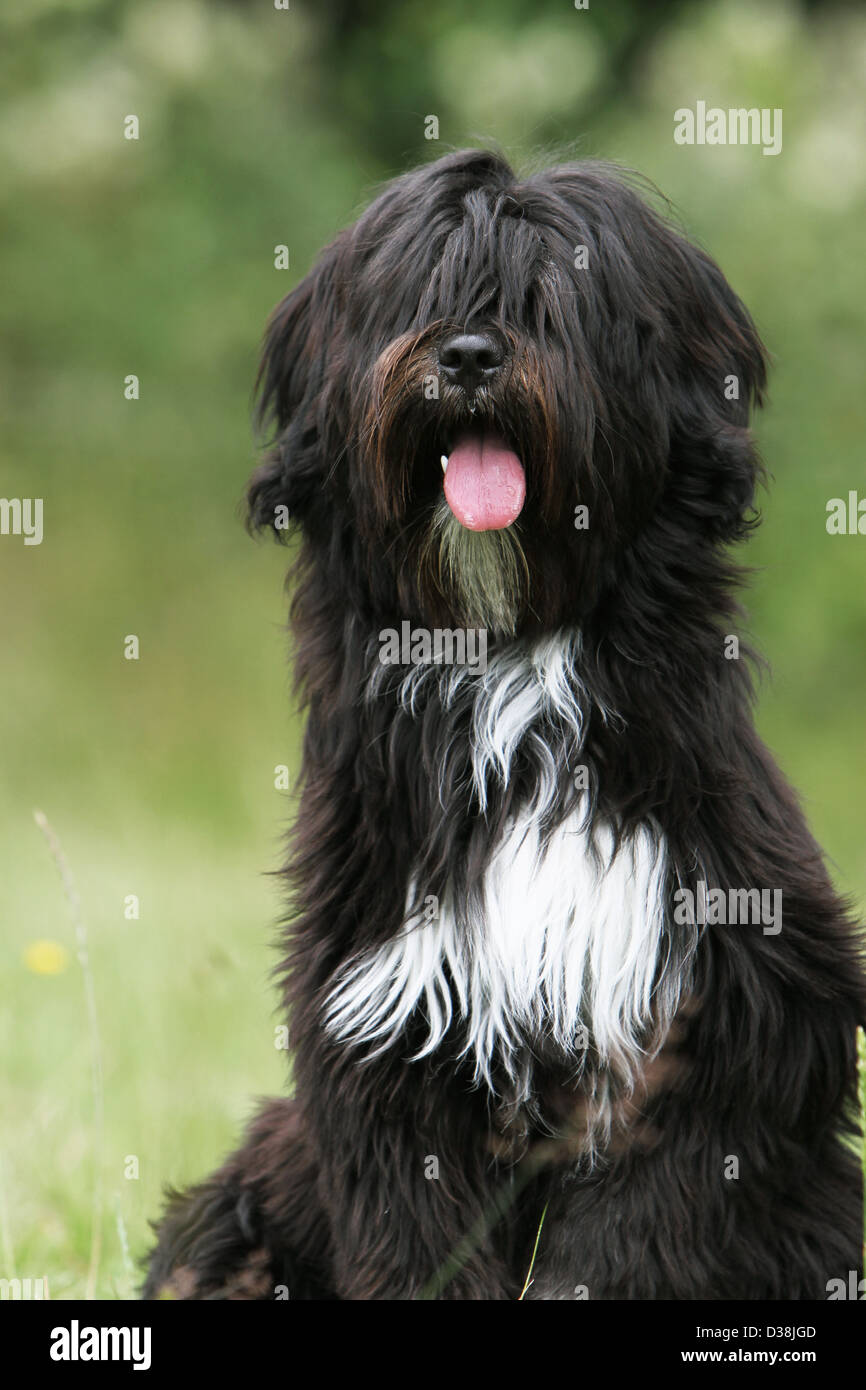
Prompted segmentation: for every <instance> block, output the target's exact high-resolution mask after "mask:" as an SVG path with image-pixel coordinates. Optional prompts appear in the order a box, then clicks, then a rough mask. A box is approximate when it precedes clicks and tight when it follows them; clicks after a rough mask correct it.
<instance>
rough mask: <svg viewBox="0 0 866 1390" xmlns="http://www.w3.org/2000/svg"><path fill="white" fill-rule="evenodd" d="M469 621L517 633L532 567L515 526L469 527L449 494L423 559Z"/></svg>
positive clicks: (442, 502) (422, 563)
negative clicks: (456, 512)
mask: <svg viewBox="0 0 866 1390" xmlns="http://www.w3.org/2000/svg"><path fill="white" fill-rule="evenodd" d="M424 570H426V571H427V572H428V573H429V574H430V575H431V576H432V578H433V582H434V583H435V585H436V588H437V589H438V590H439V593H440V594H441V595H442V597H443V598H444V599H445V600H446V602H447V603H448V604H449V607H451V608H452V610H453V611H454V613H455V614H456V616H457V617H458V618H459V620H460V621H461V623H463V624H464V625H465V626H466V627H477V628H487V629H488V630H490V631H491V632H492V633H493V634H494V635H498V636H501V637H513V636H514V634H515V632H516V630H517V624H518V621H519V619H520V615H521V612H522V610H523V606H524V603H525V602H526V595H527V589H528V582H529V570H528V566H527V563H526V556H525V555H524V553H523V547H522V545H521V544H520V537H519V536H518V534H517V532H516V530H515V528H514V527H513V526H509V527H506V528H505V529H503V530H499V531H470V530H468V529H467V528H466V527H465V526H463V525H462V524H461V523H460V522H459V521H458V520H457V518H456V516H455V515H454V513H453V512H452V510H451V508H450V507H449V506H448V503H447V502H446V501H445V499H444V498H442V499H441V500H440V502H439V503H438V504H437V506H436V510H435V511H434V513H433V517H432V520H431V522H430V525H429V527H428V530H427V536H426V539H425V541H424V545H423V547H422V551H421V555H420V560H419V573H421V572H423V571H424Z"/></svg>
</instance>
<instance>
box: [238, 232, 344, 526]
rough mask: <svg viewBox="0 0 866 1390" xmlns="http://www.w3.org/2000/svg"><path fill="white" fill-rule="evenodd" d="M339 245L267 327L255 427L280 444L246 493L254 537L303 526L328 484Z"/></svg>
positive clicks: (287, 297) (257, 473)
mask: <svg viewBox="0 0 866 1390" xmlns="http://www.w3.org/2000/svg"><path fill="white" fill-rule="evenodd" d="M338 250H339V239H338V242H335V243H334V245H332V246H331V247H329V248H328V250H327V251H326V252H325V253H324V255H323V256H322V257H321V259H320V260H319V262H318V264H317V265H316V266H315V267H314V268H313V270H311V271H310V273H309V275H307V276H306V277H305V279H304V280H302V281H301V283H300V284H299V285H298V286H297V287H296V288H295V289H294V290H292V291H291V293H290V294H288V295H287V296H286V298H285V299H284V300H283V301H282V302H281V303H280V304H279V305H278V306H277V308H276V309H275V310H274V312H273V314H272V315H271V317H270V320H269V322H268V326H267V329H266V331H265V338H264V344H263V348H262V358H261V364H260V366H259V374H258V378H257V382H256V395H257V398H258V405H257V411H256V420H257V424H258V426H259V428H260V429H261V430H262V431H266V430H271V431H272V434H273V443H272V445H271V447H270V448H269V449H268V451H267V453H266V454H265V456H264V458H263V461H262V463H261V464H260V465H259V467H258V468H257V469H256V471H255V472H254V473H253V476H252V478H251V479H250V484H249V487H248V489H247V504H248V508H249V511H248V525H249V527H250V529H251V530H258V529H260V528H262V527H265V526H270V527H272V528H274V531H275V534H276V536H277V539H282V538H283V537H284V536H285V535H286V525H287V518H289V519H291V520H303V517H304V515H305V514H306V512H307V511H308V509H309V507H310V505H311V504H312V502H313V501H314V500H315V498H316V496H318V495H319V494H320V493H321V491H322V488H323V486H324V482H325V471H326V470H325V467H324V462H323V459H324V447H325V446H324V441H323V438H322V433H323V423H324V422H325V421H326V420H327V419H328V414H329V408H328V407H329V403H328V402H327V401H326V400H325V399H324V397H325V394H326V391H327V390H328V382H329V379H331V378H332V374H330V373H329V372H328V364H329V362H330V361H331V360H332V357H333V354H334V353H335V352H336V350H337V338H338V324H339V306H338V304H337V296H336V289H335V285H336V262H337V259H338Z"/></svg>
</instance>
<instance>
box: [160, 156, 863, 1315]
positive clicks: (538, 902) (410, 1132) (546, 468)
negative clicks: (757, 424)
mask: <svg viewBox="0 0 866 1390" xmlns="http://www.w3.org/2000/svg"><path fill="white" fill-rule="evenodd" d="M764 383H765V355H764V350H763V348H762V345H761V342H760V340H759V338H758V334H757V332H756V329H755V327H754V324H753V323H752V321H751V319H750V317H749V315H748V313H747V312H746V310H745V308H744V307H743V305H742V304H741V303H740V301H739V300H738V299H737V297H736V296H735V295H734V293H733V292H732V290H731V289H730V287H729V286H728V284H727V282H726V281H725V279H724V277H723V276H722V274H721V272H720V271H719V269H718V268H717V266H716V265H715V264H714V263H713V262H712V261H711V260H710V259H709V258H708V257H707V256H706V255H705V254H704V253H703V252H701V251H699V250H697V249H696V248H695V247H694V246H692V245H690V244H689V243H688V242H687V241H686V240H684V239H683V238H682V237H681V236H680V235H679V234H678V233H677V232H676V231H675V230H673V229H672V228H671V226H669V225H668V224H667V223H666V222H665V221H663V220H662V219H661V218H660V217H659V216H658V215H656V213H654V212H653V211H651V210H650V208H649V207H648V206H647V204H646V202H645V201H644V200H643V199H642V198H641V197H640V196H638V193H637V192H635V189H634V180H632V179H629V178H628V177H626V176H624V175H622V174H621V173H619V172H618V171H616V170H614V169H611V168H608V167H606V166H603V165H597V164H592V163H586V164H574V165H568V166H563V167H557V168H552V169H547V170H546V171H544V172H542V173H537V174H534V175H532V176H531V177H528V178H527V179H525V180H523V181H521V180H519V179H518V178H516V177H515V175H514V173H513V172H512V170H511V169H510V168H509V167H508V165H507V164H506V163H505V162H504V161H503V160H502V159H501V158H500V157H498V156H497V155H495V154H490V153H486V152H483V151H478V150H471V151H466V152H463V153H459V154H453V155H449V156H447V157H446V158H444V159H440V160H439V161H438V162H436V163H434V164H430V165H428V166H427V167H424V168H421V169H418V170H417V171H415V172H413V173H410V174H408V175H407V176H405V177H403V178H399V179H397V180H396V181H395V182H393V183H392V184H390V185H389V186H388V187H387V188H386V189H385V191H384V192H383V193H382V194H381V196H380V197H379V198H377V200H376V201H375V202H374V203H373V204H372V206H371V207H370V208H369V209H368V210H367V211H366V212H365V213H364V215H363V216H362V217H361V218H360V220H359V221H358V222H357V223H356V224H355V225H354V226H353V227H351V228H349V229H348V230H347V231H344V232H343V233H341V234H340V235H339V236H338V238H337V240H336V241H335V242H334V244H333V245H332V246H330V247H329V248H328V250H326V251H325V253H324V255H323V256H322V258H321V260H320V262H319V263H318V265H317V266H316V268H315V269H314V270H313V271H312V272H311V273H310V275H308V277H307V278H306V279H305V280H304V281H303V282H302V283H301V284H300V285H299V286H298V288H297V289H295V290H294V292H293V293H292V294H290V295H289V296H288V298H287V299H285V300H284V301H283V303H282V304H281V305H280V306H279V308H278V309H277V310H276V312H275V315H274V317H273V319H272V321H271V324H270V327H269V330H268V333H267V338H266V344H265V350H264V360H263V365H262V371H261V380H260V385H261V397H262V403H263V404H262V409H263V415H264V416H265V418H271V417H272V418H273V420H274V422H275V426H276V431H275V434H276V438H275V445H274V447H273V450H272V452H271V453H270V454H269V456H268V457H267V459H266V461H265V462H264V464H263V466H262V467H260V468H259V470H258V472H257V473H256V475H255V476H254V478H253V480H252V484H251V487H250V492H249V499H250V508H251V519H252V523H253V525H254V526H256V527H275V528H276V531H277V534H278V535H283V534H285V532H284V530H283V528H284V526H285V518H286V515H287V514H288V515H289V516H290V518H291V522H292V523H293V525H294V527H295V528H296V529H297V532H298V534H299V541H300V544H299V548H298V551H297V563H296V567H295V575H294V577H295V590H294V601H293V604H292V621H293V631H294V637H295V643H296V650H295V668H296V672H297V677H298V682H299V685H300V689H301V691H302V692H303V696H304V698H305V701H306V705H307V707H308V711H309V719H308V724H307V730H306V738H305V744H304V759H303V794H302V799H301V803H300V813H299V817H298V823H297V830H296V835H295V838H294V848H293V852H292V856H291V860H290V864H289V866H288V868H287V869H286V877H287V879H288V881H289V882H290V884H291V886H292V890H293V892H292V899H291V907H290V915H289V916H288V919H287V926H286V959H285V964H284V967H283V969H284V981H285V1004H286V1010H287V1012H288V1016H289V1018H290V1020H291V1041H292V1049H293V1054H294V1077H295V1099H294V1100H293V1101H291V1102H289V1101H277V1102H274V1103H273V1104H271V1105H269V1106H268V1107H266V1109H265V1110H264V1111H263V1112H262V1113H261V1114H260V1116H259V1117H258V1119H257V1120H256V1121H255V1123H254V1124H253V1126H252V1128H251V1130H250V1133H249V1135H248V1137H247V1140H246V1142H245V1144H244V1145H243V1147H242V1148H241V1149H240V1150H238V1152H237V1153H236V1154H235V1155H234V1156H233V1157H232V1158H231V1159H230V1160H229V1161H228V1163H227V1164H226V1165H225V1167H224V1168H223V1169H221V1170H220V1172H218V1173H217V1174H216V1175H215V1176H214V1177H212V1178H211V1179H209V1180H208V1181H207V1182H206V1183H204V1184H203V1185H202V1186H201V1187H199V1188H197V1189H195V1190H193V1191H192V1192H190V1193H187V1194H185V1195H177V1194H175V1195H174V1196H173V1197H172V1198H171V1201H170V1205H169V1209H168V1211H167V1214H166V1216H165V1218H164V1220H163V1223H162V1225H161V1228H160V1240H159V1245H158V1248H157V1250H156V1252H155V1254H154V1255H153V1257H152V1264H151V1272H150V1277H149V1280H148V1284H147V1289H146V1292H147V1293H148V1294H149V1295H151V1296H153V1295H156V1294H158V1293H159V1292H160V1291H166V1292H168V1293H169V1294H173V1295H174V1296H178V1297H188V1298H232V1297H234V1298H275V1297H276V1298H279V1297H285V1296H288V1297H290V1298H341V1299H416V1298H429V1297H433V1298H451V1299H511V1298H515V1297H517V1296H519V1294H520V1291H521V1288H522V1285H523V1282H524V1279H525V1276H526V1273H527V1269H528V1265H529V1261H530V1256H531V1252H532V1249H533V1245H534V1242H535V1238H536V1234H537V1232H538V1228H539V1221H540V1217H541V1213H542V1211H543V1210H544V1208H545V1206H546V1208H547V1212H546V1219H545V1222H544V1226H543V1230H542V1234H541V1240H540V1243H539V1248H538V1255H537V1260H536V1264H535V1267H534V1275H533V1282H532V1285H531V1288H530V1290H529V1295H528V1296H529V1297H534V1298H554V1299H562V1298H575V1297H577V1298H580V1297H589V1298H593V1299H611V1298H632V1299H634V1298H647V1299H662V1298H674V1299H685V1298H712V1299H724V1298H752V1299H759V1298H761V1299H772V1298H788V1299H794V1298H815V1299H820V1298H825V1297H826V1296H827V1285H828V1281H829V1280H831V1279H834V1278H840V1277H841V1278H847V1277H848V1272H849V1271H850V1270H856V1269H858V1264H859V1260H858V1248H859V1202H860V1192H859V1182H858V1174H857V1165H856V1162H855V1160H854V1158H853V1156H852V1154H851V1152H850V1151H849V1148H848V1146H847V1144H846V1133H847V1132H849V1131H850V1129H851V1102H852V1090H853V1078H854V1071H855V1066H854V1048H855V1029H856V1025H857V1023H858V1021H860V1020H862V1019H863V1018H864V1016H866V1007H864V1004H866V1001H864V987H863V976H862V973H861V962H860V958H859V954H858V938H857V933H856V930H855V927H854V925H853V923H852V922H851V921H850V920H849V918H848V917H847V915H846V911H845V909H844V906H843V904H842V903H841V902H840V901H839V898H838V897H837V895H836V893H835V892H834V890H833V888H832V886H831V884H830V881H829V879H828V876H827V873H826V871H825V868H824V864H823V862H822V856H821V852H820V850H819V848H818V846H817V845H816V844H815V842H814V841H813V839H812V838H811V836H810V834H809V832H808V830H807V828H806V826H805V823H804V820H803V816H802V814H801V812H800V810H799V807H798V805H797V801H796V799H795V797H794V795H793V794H792V792H791V791H790V789H789V788H788V786H787V785H786V783H785V781H784V780H783V778H782V776H781V775H780V773H779V771H778V770H777V768H776V767H775V765H774V763H773V760H772V758H771V757H770V755H769V753H768V752H767V750H766V749H765V748H764V747H763V745H762V744H761V742H760V740H759V738H758V737H757V735H756V733H755V730H754V727H753V721H752V714H751V709H750V702H751V686H750V678H749V671H748V665H747V659H748V657H749V654H748V653H747V652H746V651H745V649H743V650H742V651H741V650H740V648H739V646H738V642H737V638H736V636H735V629H736V626H737V621H738V609H737V605H736V603H735V600H734V597H733V594H734V591H735V589H736V586H737V581H738V572H737V569H736V567H735V566H734V565H733V563H732V561H731V559H730V558H729V555H728V553H727V551H726V546H727V544H728V543H729V542H731V541H735V540H738V539H740V538H742V537H743V536H744V535H745V534H746V533H747V532H748V530H749V527H750V525H751V524H752V522H753V520H754V516H753V513H752V510H751V509H752V503H753V496H754V490H755V486H756V476H757V473H758V463H757V460H756V456H755V450H754V446H753V443H752V440H751V438H750V435H749V431H748V416H749V409H750V406H751V405H752V404H753V403H759V402H760V400H761V393H762V390H763V387H764ZM443 468H444V469H445V473H444V481H443ZM286 509H288V512H287V511H286Z"/></svg>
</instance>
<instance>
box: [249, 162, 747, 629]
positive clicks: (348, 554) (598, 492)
mask: <svg viewBox="0 0 866 1390" xmlns="http://www.w3.org/2000/svg"><path fill="white" fill-rule="evenodd" d="M632 183H633V181H632V180H630V179H629V178H627V177H626V176H625V175H623V174H621V173H620V172H619V171H617V170H615V169H613V168H610V167H608V166H604V165H600V164H594V163H583V164H574V165H564V166H561V167H556V168H552V169H548V170H545V171H544V172H542V173H538V174H534V175H531V176H530V177H528V178H526V179H525V180H522V181H521V180H519V179H518V178H517V177H516V176H515V174H514V173H513V172H512V170H511V169H510V168H509V166H508V165H507V164H506V163H505V161H504V160H503V159H501V158H499V157H498V156H496V155H494V154H490V153H487V152H484V151H464V152H462V153H458V154H453V155H450V156H446V157H445V158H444V159H440V160H438V161H437V162H436V163H434V164H431V165H429V166H426V167H423V168H421V169H419V170H416V171H414V172H413V173H410V174H407V175H405V176H404V177H402V178H398V179H396V180H395V181H394V182H393V183H391V184H390V185H388V186H387V187H386V188H385V190H384V192H383V193H382V194H381V195H380V196H379V197H378V198H377V199H376V200H375V201H374V202H373V203H372V204H371V206H370V207H369V208H368V209H367V210H366V212H364V213H363V214H362V216H361V217H360V218H359V220H358V221H357V222H356V223H355V225H354V226H352V227H350V228H349V229H347V230H345V231H343V232H342V233H340V235H339V236H338V237H337V239H336V241H335V242H334V243H333V244H332V245H331V246H330V247H329V248H328V250H327V251H326V252H325V253H324V255H323V256H322V258H321V260H320V261H319V263H318V265H317V266H316V268H315V269H314V270H313V271H312V272H311V273H310V274H309V275H308V276H307V277H306V279H305V280H304V281H302V283H301V284H300V285H299V286H298V287H297V289H295V290H294V291H293V292H292V293H291V294H290V295H289V296H288V297H287V298H286V299H285V300H284V301H283V303H282V304H281V305H280V306H279V308H278V309H277V310H276V312H275V314H274V316H273V318H272V321H271V323H270V326H269V329H268V333H267V337H266V343H265V351H264V358H263V363H262V370H261V374H260V389H261V408H262V415H263V418H267V417H270V418H272V419H273V422H274V423H275V426H276V440H275V444H274V447H273V449H272V451H271V453H270V454H269V455H268V457H267V458H266V460H265V462H264V464H263V465H262V466H261V468H260V469H259V470H258V472H257V473H256V475H255V476H254V478H253V481H252V484H251V487H250V493H249V501H250V509H251V520H252V523H253V524H254V525H260V526H274V525H275V524H278V523H277V522H276V517H277V515H278V514H277V508H279V507H287V508H288V510H289V514H290V516H291V518H292V520H293V521H294V522H296V523H299V524H300V526H301V527H302V528H303V530H304V532H305V534H306V536H307V538H308V539H309V540H311V541H312V543H313V544H314V545H316V546H317V547H319V550H320V552H325V553H326V556H327V561H328V562H329V563H330V564H331V565H332V566H333V567H334V577H335V579H336V578H339V577H342V578H343V581H344V582H343V588H344V591H345V593H346V597H347V603H351V604H354V605H355V606H356V607H358V608H359V609H360V614H359V615H360V616H361V617H362V618H363V619H364V620H365V621H369V622H370V624H371V626H372V625H375V624H376V623H378V622H379V621H380V620H381V621H382V622H384V621H385V620H386V619H387V618H392V617H393V616H394V614H395V612H399V613H400V614H402V615H404V616H408V617H410V618H412V619H414V620H416V621H420V622H423V623H425V624H426V625H427V626H430V627H432V626H436V625H444V626H453V625H455V624H456V625H464V626H484V627H487V628H488V629H489V630H490V631H491V634H492V635H494V636H496V635H497V634H498V635H500V636H502V637H509V636H512V635H514V634H518V635H521V634H524V633H533V632H538V631H544V632H551V631H552V630H554V629H556V628H558V627H560V626H575V625H579V624H580V623H581V622H582V621H583V620H584V619H585V618H586V617H587V615H589V614H590V613H592V612H593V611H594V610H596V609H597V608H598V606H599V605H600V604H601V603H602V602H603V599H604V597H605V595H606V594H609V593H611V592H613V591H614V590H615V588H616V585H617V582H618V578H619V574H620V570H621V567H622V565H623V564H624V563H625V561H626V556H627V554H628V552H629V548H630V546H631V544H632V542H633V541H634V540H635V538H636V537H637V536H638V535H640V534H642V533H646V531H647V530H648V529H649V528H651V527H652V526H653V524H654V522H655V520H656V519H657V518H659V517H663V518H664V526H663V532H660V534H659V537H658V545H657V547H656V548H659V547H661V546H663V547H665V549H666V550H667V551H668V552H669V553H670V555H671V557H672V558H673V557H674V554H676V563H677V564H681V563H682V552H683V551H684V550H686V549H687V548H688V547H690V546H691V547H701V546H706V545H712V544H714V543H716V542H718V541H725V540H729V539H731V538H733V537H735V536H737V535H738V534H740V532H741V531H742V530H743V528H744V526H745V525H747V516H748V512H749V509H750V507H751V504H752V499H753V492H754V486H755V470H756V464H755V458H754V452H753V449H752V445H751V441H750V438H749V434H748V430H747V421H748V413H749V406H750V403H751V402H752V401H753V400H756V399H759V398H760V394H761V390H762V388H763V384H764V377H765V363H764V355H763V350H762V348H761V345H760V341H759V339H758V336H757V334H756V332H755V329H754V326H753V324H752V322H751V319H750V318H749V315H748V313H747V312H746V310H745V309H744V307H743V305H742V304H741V303H740V301H739V300H738V299H737V297H736V296H735V295H734V294H733V292H732V291H731V289H730V288H729V286H728V285H727V283H726V281H725V279H724V277H723V276H722V274H721V272H720V271H719V270H718V268H717V267H716V266H715V265H714V263H713V262H712V261H711V260H710V259H709V258H708V257H707V256H705V255H704V254H703V252H701V251H700V250H698V249H696V248H695V247H694V246H692V245H691V244H690V243H688V242H687V241H686V240H684V238H683V237H681V236H680V235H679V234H678V233H677V232H676V231H674V230H673V229H672V228H671V227H670V226H669V225H667V224H666V223H665V222H664V221H663V220H662V219H661V218H660V217H659V216H657V215H656V213H654V212H653V211H652V210H651V209H650V208H649V207H648V205H647V204H646V202H645V201H643V199H642V198H641V197H640V196H639V195H638V192H637V191H636V190H635V188H634V187H633V186H632ZM733 379H735V381H736V385H735V387H733V388H732V387H731V382H732V380H733ZM734 396H735V398H729V397H734ZM485 455H486V462H485V463H484V467H483V468H482V460H484V459H485ZM491 460H492V461H493V464H494V465H495V467H493V468H491ZM443 463H445V464H446V473H445V475H444V482H445V486H444V488H443ZM480 478H483V480H484V481H483V483H482V484H480V483H479V479H480ZM491 479H493V481H492V483H491ZM449 483H450V487H449ZM524 494H525V495H524ZM578 506H583V507H586V508H587V509H588V524H587V525H586V527H585V529H576V527H575V508H576V507H578ZM277 534H280V535H281V534H285V533H284V532H282V531H279V530H278V532H277ZM335 542H336V543H335Z"/></svg>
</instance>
